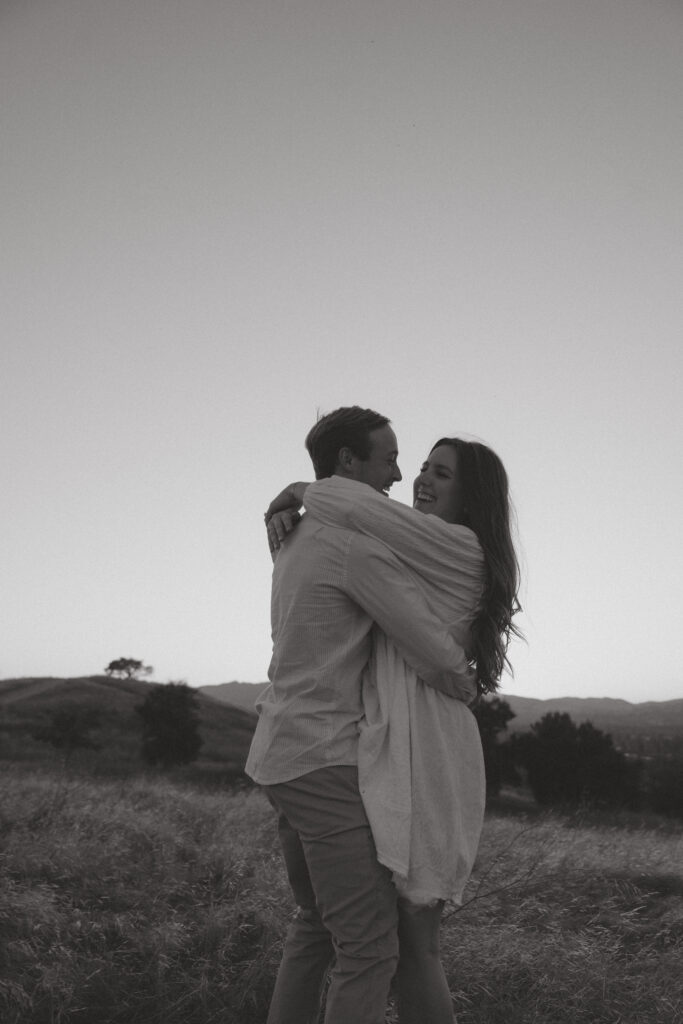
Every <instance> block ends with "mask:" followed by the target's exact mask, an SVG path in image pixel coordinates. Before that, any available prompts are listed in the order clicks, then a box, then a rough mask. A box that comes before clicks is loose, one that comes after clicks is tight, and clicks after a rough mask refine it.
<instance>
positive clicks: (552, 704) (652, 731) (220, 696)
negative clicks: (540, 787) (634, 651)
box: [201, 682, 683, 742]
mask: <svg viewBox="0 0 683 1024" xmlns="http://www.w3.org/2000/svg"><path fill="white" fill-rule="evenodd" d="M267 685H268V684H267V683H238V682H232V683H221V684H219V685H218V686H202V687H201V691H202V693H205V694H207V695H208V696H211V697H213V698H215V699H216V700H219V701H224V702H226V703H229V704H232V705H233V706H234V707H240V708H245V709H248V710H250V711H251V710H253V709H254V704H255V703H256V700H257V699H258V697H259V695H260V693H261V691H262V690H263V689H264V688H265V687H266V686H267ZM500 697H501V699H502V700H504V701H507V703H508V704H509V705H510V707H511V709H512V710H513V711H514V713H515V717H514V718H513V719H512V721H511V722H510V723H509V725H508V731H509V732H523V731H525V730H527V729H529V727H530V726H531V725H532V724H533V723H534V722H537V721H538V720H539V719H540V718H542V717H543V716H544V715H547V714H550V713H551V712H559V713H566V714H568V715H569V716H570V718H571V719H572V720H573V721H574V722H577V723H580V722H591V723H592V724H593V725H594V726H595V728H596V729H601V730H602V731H603V732H607V733H610V735H612V736H613V737H614V738H615V742H616V740H617V739H618V738H619V737H626V736H634V737H638V736H643V737H658V736H661V737H672V736H683V700H667V701H647V702H645V703H642V704H631V703H629V701H627V700H618V699H616V698H613V697H552V698H550V699H548V700H540V699H538V698H535V697H517V696H515V695H514V694H506V693H504V692H503V693H501V694H500Z"/></svg>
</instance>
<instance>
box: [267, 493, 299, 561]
mask: <svg viewBox="0 0 683 1024" xmlns="http://www.w3.org/2000/svg"><path fill="white" fill-rule="evenodd" d="M307 487H308V484H307V483H304V482H303V481H299V482H297V483H293V484H289V485H288V486H287V487H285V489H284V490H283V491H280V493H279V494H278V496H277V497H276V498H273V500H272V501H271V503H270V505H269V506H268V508H267V510H266V513H265V515H264V517H263V518H264V519H265V521H266V530H267V531H268V546H269V548H270V552H271V554H274V553H275V552H276V551H277V550H278V549H279V548H280V545H281V544H282V542H283V540H284V539H285V537H286V536H287V535H288V534H290V533H291V532H292V530H293V529H294V527H295V526H296V524H297V523H298V522H299V520H300V519H301V516H300V515H299V509H300V508H301V506H302V505H303V501H304V491H305V490H306V488H307Z"/></svg>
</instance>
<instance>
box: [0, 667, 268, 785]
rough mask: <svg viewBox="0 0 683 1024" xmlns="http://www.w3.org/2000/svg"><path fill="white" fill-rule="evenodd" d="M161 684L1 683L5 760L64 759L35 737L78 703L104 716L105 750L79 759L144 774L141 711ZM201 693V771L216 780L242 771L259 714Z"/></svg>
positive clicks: (0, 747)
mask: <svg viewBox="0 0 683 1024" xmlns="http://www.w3.org/2000/svg"><path fill="white" fill-rule="evenodd" d="M159 685H161V684H159V683H150V682H143V681H141V680H137V679H110V678H109V677H108V676H85V677H81V678H77V679H55V678H40V679H33V678H29V679H4V680H0V759H2V760H5V761H17V762H36V763H40V762H51V761H58V760H59V755H58V753H57V752H56V751H54V750H53V748H52V747H50V746H49V745H48V744H45V743H41V742H39V741H38V740H36V739H34V738H33V733H34V732H35V730H36V728H37V727H39V726H40V725H42V724H45V723H46V722H48V721H49V719H50V716H51V713H52V712H53V711H55V710H56V709H57V708H59V707H63V706H69V705H75V706H77V707H78V708H80V709H88V710H93V711H96V712H98V713H99V716H100V723H101V724H100V726H99V727H98V728H97V729H94V730H93V731H92V737H93V739H94V740H95V741H96V742H97V743H98V744H99V746H100V749H99V750H97V751H83V752H79V755H78V758H79V760H80V761H81V762H84V763H86V764H87V765H88V767H90V768H92V769H93V770H96V771H103V772H107V773H109V772H114V773H118V772H122V773H126V772H130V771H136V770H139V769H141V768H142V767H143V763H142V761H141V758H140V754H139V749H140V741H141V722H140V717H139V715H137V714H136V711H135V708H136V706H137V705H138V704H140V703H141V702H142V701H143V700H144V698H145V695H146V694H147V693H148V692H149V688H150V687H153V686H159ZM195 692H196V693H197V701H198V705H199V708H198V710H199V720H200V725H199V730H200V735H201V737H202V741H203V745H202V749H201V751H200V755H199V759H198V760H197V762H195V765H194V767H195V769H196V770H198V771H200V772H201V773H202V774H204V775H215V776H220V775H223V776H225V775H235V774H238V773H240V772H241V771H242V770H243V767H244V762H245V759H246V755H247V751H248V750H249V744H250V742H251V737H252V734H253V731H254V727H255V725H256V715H255V713H254V712H249V711H247V710H245V709H244V708H237V707H234V706H231V705H228V704H225V703H222V702H220V701H218V700H215V699H213V698H212V697H211V696H209V695H207V694H203V693H201V692H199V691H195Z"/></svg>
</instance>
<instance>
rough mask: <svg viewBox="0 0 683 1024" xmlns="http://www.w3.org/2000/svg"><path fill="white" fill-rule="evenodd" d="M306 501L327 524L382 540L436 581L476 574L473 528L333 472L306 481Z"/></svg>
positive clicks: (477, 561) (308, 508) (478, 569)
mask: <svg viewBox="0 0 683 1024" xmlns="http://www.w3.org/2000/svg"><path fill="white" fill-rule="evenodd" d="M304 507H305V508H306V511H307V512H309V513H310V514H311V515H312V516H313V517H314V518H315V519H317V520H319V521H320V522H322V523H325V524H326V525H327V526H336V527H341V528H343V529H347V530H355V531H357V532H358V533H363V534H365V535H366V536H368V537H373V538H374V539H375V540H379V541H382V543H383V544H386V546H387V547H388V548H389V549H390V550H391V551H393V553H394V554H395V555H396V556H397V557H398V558H400V559H401V561H402V562H405V563H406V565H409V566H410V567H411V568H412V569H414V570H415V572H417V573H418V574H419V575H420V576H422V577H423V578H425V579H427V580H433V581H434V582H436V583H438V584H439V585H440V586H443V585H444V582H445V581H446V580H448V578H449V577H451V578H452V577H453V574H454V573H458V574H460V575H462V574H463V573H464V574H465V575H470V574H471V575H472V576H475V577H477V578H479V577H480V575H481V571H482V566H483V555H482V552H481V548H480V546H479V542H478V540H477V538H476V536H475V535H474V533H473V532H472V531H471V530H469V529H468V528H467V527H465V526H454V525H453V524H451V523H445V522H444V521H443V520H442V519H439V518H438V516H429V515H424V513H422V512H418V511H416V510H415V509H413V508H409V507H408V505H402V504H401V503H400V502H398V501H392V500H391V498H388V497H386V495H384V494H380V493H379V491H376V490H375V489H374V488H372V487H370V486H369V485H368V484H362V483H358V482H357V481H355V480H347V479H346V478H345V477H340V476H332V477H328V478H326V479H324V480H317V481H316V482H315V483H312V484H309V486H308V487H307V488H306V491H305V494H304Z"/></svg>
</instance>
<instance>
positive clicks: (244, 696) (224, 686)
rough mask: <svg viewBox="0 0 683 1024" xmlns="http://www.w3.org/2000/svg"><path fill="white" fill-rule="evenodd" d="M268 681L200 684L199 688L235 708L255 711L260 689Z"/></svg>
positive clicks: (266, 684) (263, 688)
mask: <svg viewBox="0 0 683 1024" xmlns="http://www.w3.org/2000/svg"><path fill="white" fill-rule="evenodd" d="M266 686H268V683H237V682H233V683H218V684H217V685H216V686H200V687H199V689H200V690H201V692H202V693H205V694H206V696H207V697H213V698H214V700H220V701H224V702H225V703H226V704H233V705H234V706H235V707H236V708H245V709H246V710H247V711H255V707H254V705H255V704H256V701H257V700H258V698H259V694H260V693H261V691H262V690H265V688H266Z"/></svg>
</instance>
